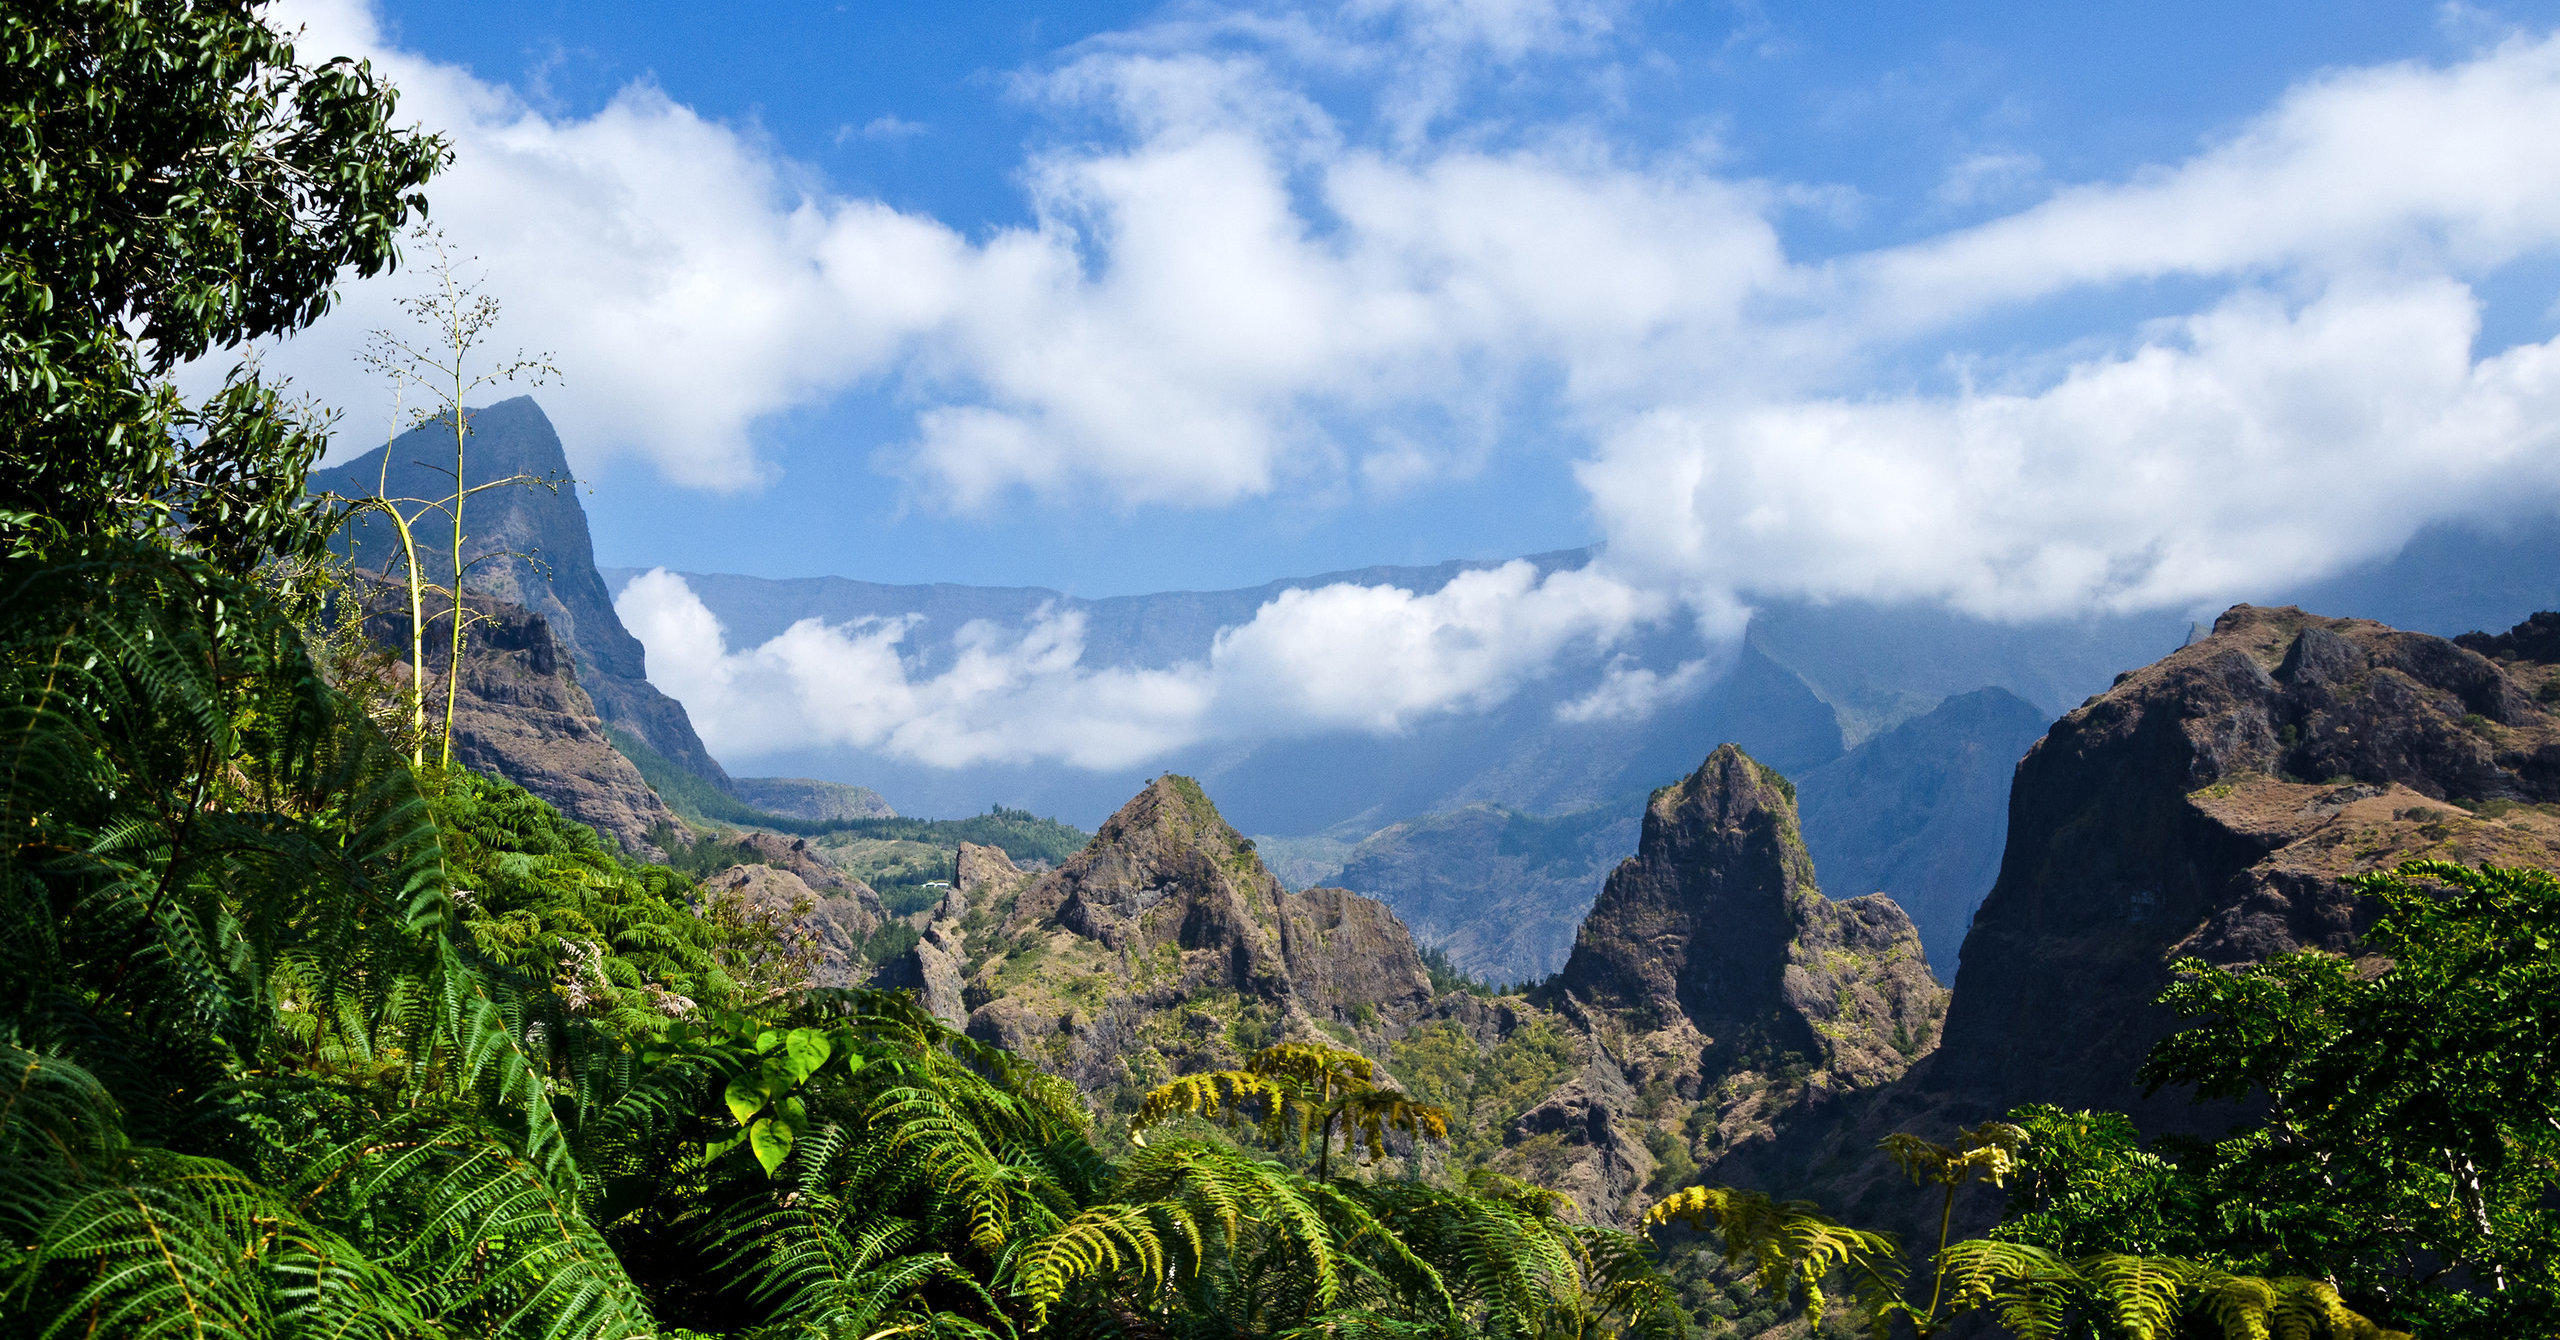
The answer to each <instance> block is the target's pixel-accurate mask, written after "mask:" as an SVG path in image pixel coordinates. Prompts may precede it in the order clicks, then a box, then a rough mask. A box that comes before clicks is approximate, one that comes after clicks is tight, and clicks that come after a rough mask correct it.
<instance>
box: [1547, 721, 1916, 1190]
mask: <svg viewBox="0 0 2560 1340" xmlns="http://www.w3.org/2000/svg"><path fill="white" fill-rule="evenodd" d="M1534 999H1537V1000H1538V1001H1539V1003H1541V1004H1545V1005H1548V1006H1550V1007H1552V1008H1554V1009H1557V1010H1559V1011H1561V1012H1562V1013H1564V1014H1565V1015H1566V1016H1567V1017H1569V1018H1571V1019H1573V1020H1575V1021H1576V1022H1577V1023H1579V1024H1580V1025H1581V1026H1582V1027H1583V1028H1585V1029H1586V1030H1588V1031H1589V1032H1590V1033H1591V1034H1592V1035H1593V1036H1594V1037H1595V1038H1596V1039H1597V1040H1598V1042H1599V1043H1600V1045H1601V1046H1602V1047H1603V1048H1604V1049H1605V1050H1606V1052H1607V1053H1608V1055H1609V1058H1610V1060H1611V1061H1612V1062H1613V1063H1614V1065H1615V1068H1616V1070H1617V1072H1618V1076H1619V1079H1620V1082H1619V1083H1617V1084H1615V1085H1611V1084H1606V1083H1602V1082H1598V1078H1599V1076H1598V1073H1597V1072H1595V1071H1592V1070H1586V1072H1585V1074H1584V1075H1583V1076H1582V1077H1580V1078H1579V1079H1577V1080H1576V1081H1575V1082H1574V1083H1573V1084H1572V1085H1569V1086H1568V1087H1567V1089H1566V1090H1564V1091H1562V1092H1560V1093H1558V1094H1557V1095H1556V1096H1555V1097H1554V1098H1552V1099H1550V1100H1549V1101H1548V1102H1547V1103H1545V1104H1542V1105H1541V1106H1540V1107H1539V1108H1538V1109H1536V1110H1535V1111H1533V1112H1532V1113H1531V1114H1530V1115H1529V1116H1524V1117H1523V1118H1522V1121H1523V1122H1531V1121H1532V1120H1533V1118H1534V1119H1535V1120H1537V1121H1539V1122H1543V1123H1544V1124H1545V1125H1547V1126H1552V1127H1554V1128H1555V1129H1558V1130H1561V1131H1565V1132H1567V1140H1568V1142H1569V1143H1573V1144H1576V1145H1578V1146H1579V1147H1580V1148H1581V1149H1582V1150H1583V1151H1584V1153H1583V1155H1582V1156H1581V1157H1579V1158H1577V1160H1576V1163H1575V1165H1574V1175H1575V1176H1576V1177H1577V1178H1579V1179H1580V1180H1581V1181H1582V1182H1586V1183H1588V1184H1590V1187H1591V1188H1592V1190H1593V1191H1595V1192H1597V1193H1598V1194H1597V1195H1596V1196H1595V1197H1594V1200H1593V1202H1592V1203H1587V1204H1586V1209H1587V1210H1588V1211H1589V1212H1592V1213H1595V1214H1597V1215H1599V1216H1600V1217H1602V1218H1604V1219H1616V1218H1618V1217H1620V1216H1622V1215H1626V1214H1631V1213H1633V1212H1634V1211H1635V1210H1636V1209H1638V1208H1640V1205H1635V1204H1630V1203H1629V1197H1631V1196H1633V1195H1634V1194H1635V1193H1636V1192H1638V1191H1640V1190H1642V1189H1644V1183H1645V1180H1646V1178H1647V1177H1648V1176H1649V1175H1650V1174H1651V1173H1652V1171H1653V1165H1654V1162H1655V1157H1639V1155H1644V1154H1646V1153H1647V1151H1648V1150H1653V1149H1658V1150H1659V1151H1660V1154H1659V1155H1658V1157H1665V1158H1668V1159H1670V1160H1671V1161H1673V1162H1676V1163H1680V1164H1688V1163H1690V1162H1691V1161H1693V1160H1698V1159H1711V1158H1715V1157H1718V1156H1721V1155H1724V1154H1727V1153H1729V1152H1730V1151H1732V1150H1735V1149H1738V1148H1743V1147H1746V1146H1751V1145H1756V1144H1761V1143H1765V1142H1767V1141H1768V1140H1769V1139H1771V1138H1772V1137H1773V1136H1774V1135H1775V1134H1776V1132H1777V1131H1778V1129H1779V1128H1780V1127H1781V1126H1783V1125H1785V1124H1787V1123H1789V1122H1792V1121H1796V1120H1800V1119H1802V1118H1803V1117H1804V1115H1805V1114H1807V1113H1809V1112H1813V1111H1818V1110H1823V1109H1826V1108H1828V1107H1829V1106H1832V1105H1834V1104H1836V1103H1837V1102H1838V1101H1840V1100H1841V1099H1842V1098H1843V1097H1844V1096H1845V1095H1848V1094H1852V1093H1855V1092H1858V1091H1860V1090H1864V1089H1871V1088H1874V1087H1875V1086H1877V1085H1880V1084H1884V1083H1886V1082H1888V1081H1890V1080H1893V1079H1895V1078H1896V1077H1898V1076H1900V1075H1901V1074H1902V1072H1903V1071H1904V1070H1905V1069H1907V1068H1908V1067H1909V1065H1910V1064H1911V1061H1912V1059H1913V1058H1915V1057H1917V1056H1919V1055H1921V1054H1923V1053H1924V1052H1925V1051H1926V1050H1927V1049H1928V1048H1929V1047H1930V1046H1931V1045H1932V1044H1933V1043H1934V1041H1935V1040H1936V1037H1937V1033H1938V1030H1939V1028H1940V1026H1941V1021H1942V1020H1943V1018H1944V1016H1945V1012H1946V1007H1947V993H1946V990H1945V988H1943V987H1941V986H1939V985H1938V983H1937V981H1936V980H1935V979H1934V978H1932V977H1931V976H1930V974H1929V971H1928V964H1927V961H1926V959H1925V957H1924V956H1923V955H1922V953H1921V951H1920V942H1919V935H1918V932H1917V931H1915V930H1914V929H1913V928H1912V925H1911V921H1910V918H1908V917H1906V916H1904V915H1903V914H1902V910H1901V909H1900V908H1899V907H1897V906H1895V905H1894V903H1893V900H1892V899H1890V898H1888V897H1885V896H1883V895H1881V894H1870V895H1867V896H1866V897H1862V898H1854V899H1850V900H1848V901H1846V902H1834V901H1832V900H1830V899H1828V898H1825V897H1824V896H1823V895H1822V893H1821V891H1820V889H1819V888H1817V887H1816V886H1815V883H1814V871H1813V861H1812V858H1811V857H1810V856H1808V855H1807V854H1806V851H1805V847H1804V840H1803V837H1802V835H1801V834H1800V832H1799V831H1798V828H1797V822H1796V811H1795V792H1794V788H1793V787H1792V786H1791V785H1789V783H1788V782H1787V780H1786V779H1785V778H1783V777H1781V776H1779V775H1778V774H1777V773H1776V772H1774V771H1772V770H1770V769H1769V768H1766V767H1764V766H1762V765H1760V764H1759V763H1756V762H1754V761H1753V760H1752V759H1751V757H1750V756H1749V755H1747V754H1745V753H1743V752H1742V750H1740V749H1738V748H1736V747H1735V746H1733V745H1729V744H1728V745H1723V746H1721V747H1719V748H1718V749H1717V750H1716V751H1715V752H1714V753H1713V754H1710V755H1709V756H1708V757H1707V760H1706V762H1705V763H1704V764H1702V765H1700V766H1699V768H1698V770H1697V771H1696V772H1694V773H1692V774H1690V775H1689V776H1688V777H1686V778H1684V779H1682V780H1681V781H1680V782H1678V783H1675V784H1674V785H1671V786H1668V787H1665V788H1663V789H1662V790H1660V791H1658V792H1656V793H1655V794H1654V796H1653V799H1652V801H1651V803H1650V804H1648V805H1647V807H1646V809H1645V818H1644V833H1643V836H1642V838H1641V839H1640V841H1639V843H1638V845H1637V849H1636V854H1635V855H1634V856H1633V857H1630V858H1629V859H1627V860H1626V861H1625V862H1623V863H1621V864H1620V865H1619V867H1618V868H1617V870H1616V871H1615V872H1614V873H1612V874H1611V875H1610V876H1609V881H1608V883H1607V884H1606V885H1605V886H1603V888H1602V889H1601V892H1600V897H1599V900H1598V901H1597V902H1596V903H1594V904H1593V906H1592V909H1591V915H1590V916H1589V917H1588V918H1586V919H1585V920H1584V922H1583V925H1582V930H1581V932H1580V934H1579V935H1578V936H1577V937H1576V939H1575V942H1574V950H1573V956H1572V957H1571V958H1570V959H1568V960H1567V961H1566V963H1565V967H1564V971H1563V972H1561V973H1559V974H1558V975H1557V976H1556V978H1555V979H1554V980H1553V981H1551V982H1550V983H1549V984H1548V985H1547V986H1546V987H1545V988H1543V989H1542V991H1541V992H1540V993H1539V994H1538V995H1537V996H1536V997H1534ZM1541 1114H1544V1115H1543V1116H1542V1115H1541ZM1568 1118H1569V1119H1568ZM1524 1129H1526V1128H1525V1127H1524ZM1575 1132H1589V1133H1590V1134H1587V1135H1577V1134H1574V1133H1575ZM1675 1151H1676V1152H1675ZM1656 1189H1667V1188H1656Z"/></svg>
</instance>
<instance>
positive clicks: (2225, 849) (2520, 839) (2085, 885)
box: [1708, 605, 2560, 1227]
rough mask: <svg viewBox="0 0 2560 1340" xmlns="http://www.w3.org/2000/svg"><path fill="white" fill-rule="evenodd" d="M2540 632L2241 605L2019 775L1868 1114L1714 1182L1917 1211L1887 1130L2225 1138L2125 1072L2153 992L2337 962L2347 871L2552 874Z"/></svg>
mask: <svg viewBox="0 0 2560 1340" xmlns="http://www.w3.org/2000/svg"><path fill="white" fill-rule="evenodd" d="M2530 641H2531V639H2527V638H2520V639H2517V640H2516V641H2515V642H2513V643H2509V644H2507V648H2508V649H2509V653H2510V655H2511V656H2513V657H2514V658H2513V659H2498V658H2493V657H2486V656H2482V655H2480V654H2478V653H2477V652H2475V651H2471V650H2467V649H2465V648H2463V647H2460V646H2456V645H2455V644H2453V643H2451V642H2448V641H2446V640H2444V639H2442V638H2438V637H2433V636H2429V635H2426V634H2420V633H2409V632H2402V631H2399V630H2396V629H2392V628H2389V627H2387V626H2385V625H2382V624H2378V623H2373V622H2370V621H2365V620H2350V619H2327V618H2321V617H2319V616H2316V615H2309V614H2305V613H2303V612H2302V611H2301V610H2299V609H2294V608H2289V607H2288V608H2281V609H2264V608H2257V607H2252V606H2247V605H2242V606H2237V607H2235V608H2233V609H2232V610H2231V611H2229V612H2228V613H2226V614H2224V615H2223V616H2222V617H2221V618H2220V619H2219V620H2217V621H2216V623H2215V625H2214V631H2213V634H2212V636H2210V637H2209V638H2206V639H2204V640H2202V641H2200V642H2198V643H2196V644H2195V645H2193V646H2189V647H2186V648H2184V649H2182V650H2180V651H2177V652H2175V653H2173V654H2171V655H2170V656H2168V657H2166V658H2164V659H2162V660H2161V661H2159V662H2157V663H2155V664H2153V665H2150V666H2147V667H2144V668H2143V669H2141V670H2138V671H2135V672H2134V673H2132V674H2129V675H2127V676H2126V677H2125V678H2124V680H2123V681H2122V682H2121V683H2119V684H2118V685H2116V686H2115V687H2114V688H2112V689H2110V690H2109V691H2108V692H2106V693H2104V694H2102V695H2100V696H2098V697H2096V698H2093V699H2092V700H2090V701H2089V702H2088V703H2087V704H2086V705H2084V706H2082V707H2081V708H2079V709H2078V710H2076V711H2073V712H2071V713H2070V714H2068V715H2067V716H2065V717H2063V719H2062V720H2060V721H2058V722H2056V723H2054V725H2053V727H2052V728H2051V730H2050V731H2049V732H2048V733H2047V734H2046V735H2045V737H2044V739H2043V740H2041V741H2039V742H2038V743H2037V744H2036V746H2035V747H2034V748H2033V749H2032V750H2030V751H2029V752H2028V754H2027V756H2026V757H2025V759H2023V760H2022V761H2021V762H2020V763H2019V764H2018V768H2017V773H2016V780H2015V783H2014V785H2013V787H2012V790H2011V793H2010V808H2009V834H2008V843H2007V847H2006V850H2005V852H2004V854H2003V856H2002V860H2001V865H2000V875H1999V879H1998V881H1997V882H1996V883H1995V884H1994V885H1993V887H1992V890H1991V893H1990V896H1989V897H1988V898H1986V899H1985V900H1984V902H1983V904H1982V906H1981V908H1980V910H1979V911H1978V912H1977V913H1976V914H1975V917H1974V925H1973V930H1972V933H1971V934H1970V935H1969V936H1967V938H1966V941H1965V946H1964V960H1963V965H1962V967H1961V969H1960V970H1959V971H1958V974H1957V977H1956V991H1955V1002H1954V1006H1953V1009H1952V1010H1951V1011H1950V1013H1949V1014H1948V1017H1947V1024H1946V1032H1945V1039H1944V1042H1943V1044H1942V1045H1941V1047H1940V1048H1939V1050H1938V1051H1937V1053H1936V1054H1935V1055H1933V1056H1931V1057H1930V1058H1928V1059H1927V1060H1926V1061H1924V1062H1923V1063H1922V1064H1920V1065H1919V1066H1917V1067H1915V1068H1914V1069H1913V1071H1912V1073H1911V1075H1910V1076H1909V1077H1908V1078H1907V1079H1906V1080H1904V1081H1903V1082H1902V1083H1899V1084H1897V1085H1894V1086H1893V1087H1892V1088H1890V1089H1888V1090H1886V1091H1884V1092H1882V1093H1880V1094H1878V1095H1876V1096H1875V1098H1874V1099H1873V1101H1872V1102H1871V1103H1868V1104H1865V1105H1863V1106H1862V1107H1861V1109H1860V1110H1858V1111H1855V1112H1852V1113H1849V1114H1846V1115H1845V1116H1844V1117H1843V1118H1842V1119H1840V1120H1837V1121H1835V1122H1831V1123H1828V1124H1826V1123H1809V1124H1807V1125H1805V1126H1803V1127H1800V1128H1799V1129H1798V1131H1797V1132H1796V1133H1795V1134H1794V1135H1792V1136H1790V1137H1789V1138H1788V1139H1786V1140H1784V1141H1781V1142H1779V1143H1778V1144H1777V1145H1775V1146H1771V1147H1767V1148H1763V1149H1760V1150H1756V1151H1751V1152H1749V1153H1747V1154H1738V1155H1736V1156H1734V1157H1732V1158H1730V1159H1728V1160H1727V1161H1726V1162H1725V1163H1724V1164H1722V1165H1721V1166H1717V1167H1714V1168H1711V1169H1709V1173H1708V1175H1709V1176H1710V1178H1711V1179H1712V1180H1716V1181H1720V1182H1728V1183H1733V1184H1737V1185H1753V1186H1761V1187H1766V1188H1769V1189H1771V1190H1776V1191H1782V1192H1785V1193H1788V1194H1811V1195H1815V1196H1817V1197H1818V1198H1820V1199H1822V1200H1823V1201H1824V1202H1825V1203H1826V1204H1827V1205H1832V1206H1837V1207H1841V1208H1843V1209H1844V1210H1846V1211H1848V1212H1849V1213H1850V1214H1851V1216H1852V1217H1853V1218H1856V1217H1860V1216H1867V1217H1868V1218H1866V1219H1862V1220H1861V1221H1862V1222H1866V1221H1870V1220H1871V1219H1872V1217H1873V1216H1875V1215H1890V1214H1893V1213H1898V1212H1899V1211H1898V1210H1896V1209H1895V1207H1898V1206H1908V1205H1909V1204H1910V1198H1909V1197H1908V1196H1907V1195H1906V1194H1903V1188H1902V1186H1901V1179H1900V1177H1899V1175H1898V1174H1896V1173H1895V1172H1894V1171H1893V1170H1892V1169H1891V1168H1890V1167H1889V1166H1886V1165H1884V1164H1883V1163H1882V1162H1881V1161H1880V1160H1879V1159H1878V1158H1876V1157H1875V1156H1874V1154H1873V1149H1874V1144H1875V1141H1876V1140H1877V1139H1878V1138H1880V1137H1881V1136H1882V1135H1884V1134H1886V1133H1887V1132H1890V1131H1893V1130H1911V1131H1915V1132H1918V1133H1921V1134H1924V1135H1929V1136H1931V1137H1932V1138H1940V1137H1943V1136H1944V1135H1945V1134H1946V1133H1948V1132H1949V1131H1952V1130H1953V1129H1954V1128H1955V1127H1957V1126H1959V1125H1964V1124H1970V1123H1973V1122H1977V1121H1981V1120H1984V1119H1986V1118H1989V1117H1993V1116H1996V1115H1998V1114H1999V1113H2001V1112H2004V1111H2006V1110H2007V1109H2009V1108H2010V1107H2012V1106H2015V1105H2016V1104H2019V1103H2024V1102H2048V1103H2055V1104H2059V1105H2061V1106H2063V1107H2068V1108H2079V1107H2095V1108H2108V1109H2115V1110H2120V1111H2126V1112H2130V1113H2132V1114H2134V1116H2135V1117H2136V1119H2137V1120H2138V1121H2139V1122H2141V1123H2142V1125H2143V1127H2144V1128H2145V1129H2146V1130H2148V1131H2152V1132H2155V1133H2156V1132H2183V1133H2192V1134H2220V1133H2221V1131H2222V1130H2223V1128H2224V1127H2225V1126H2226V1125H2227V1124H2228V1123H2229V1120H2230V1117H2231V1111H2230V1109H2229V1108H2227V1107H2221V1106H2203V1107H2199V1106H2196V1105H2193V1104H2191V1103H2190V1102H2189V1100H2188V1095H2186V1094H2183V1093H2179V1092H2174V1091H2173V1092H2165V1093H2162V1094H2159V1095H2157V1096H2155V1097H2149V1098H2146V1097H2144V1096H2143V1094H2142V1092H2141V1089H2140V1086H2139V1085H2138V1084H2137V1083H2136V1081H2135V1078H2134V1076H2135V1071H2136V1068H2137V1067H2138V1066H2139V1064H2140V1062H2141V1060H2142V1057H2143V1056H2144V1054H2145V1053H2146V1052H2147V1051H2148V1050H2149V1048H2150V1046H2151V1045H2152V1043H2153V1042H2155V1041H2156V1040H2158V1039H2159V1038H2161V1037H2162V1036H2165V1035H2166V1034H2167V1033H2168V1032H2170V1031H2172V1030H2173V1029H2174V1028H2175V1027H2176V1026H2177V1024H2178V1022H2179V1021H2178V1020H2176V1019H2175V1018H2173V1017H2171V1016H2170V1015H2168V1014H2167V1012H2166V1011H2164V1010H2162V1009H2160V1008H2159V1007H2157V1006H2154V1005H2153V1004H2152V1003H2151V1002H2152V1000H2153V999H2154V998H2155V997H2156V996H2157V995H2158V993H2159V992H2160V990H2161V989H2162V988H2163V987H2164V986H2165V985H2166V984H2167V983H2168V981H2169V969H2168V965H2169V963H2170V962H2171V961H2172V960H2173V959H2175V958H2177V957H2179V956H2182V955H2195V956H2197V957H2200V958H2203V959H2204V960H2206V961H2207V962H2210V963H2217V964H2235V963H2243V962H2253V961H2257V960H2260V959H2264V958H2266V957H2268V956H2270V955H2274V954H2278V953H2283V952H2285V951H2287V950H2291V949H2295V948H2301V947H2312V948H2320V949H2327V950H2332V951H2347V950H2351V949H2352V948H2353V946H2354V943H2355V934H2356V932H2357V930H2358V929H2359V928H2360V926H2361V925H2362V924H2363V917H2364V916H2365V915H2366V910H2365V909H2364V908H2363V907H2361V906H2360V905H2359V900H2358V899H2356V897H2355V896H2354V895H2353V894H2351V893H2350V892H2349V891H2348V890H2347V888H2346V886H2345V884H2344V881H2345V879H2346V878H2347V877H2348V876H2350V875H2353V874H2356V873H2359V872H2362V871H2369V870H2374V869H2379V868H2383V867H2387V866H2391V865H2395V864H2398V863H2399V862H2401V861H2404V860H2410V859H2415V858H2419V857H2438V858H2450V859H2454V860H2461V861H2492V862H2496V863H2499V864H2508V865H2534V866H2544V867H2550V866H2554V865H2560V817H2554V813H2553V812H2552V811H2551V810H2550V809H2548V808H2545V807H2547V806H2549V805H2550V804H2551V803H2552V802H2555V801H2560V721H2556V720H2554V718H2553V716H2552V715H2551V704H2552V703H2554V702H2555V701H2560V666H2555V665H2552V664H2548V663H2544V662H2541V661H2537V660H2535V659H2532V656H2533V655H2535V654H2540V649H2538V648H2535V649H2527V648H2525V647H2524V646H2523V644H2525V643H2527V642H2530ZM2484 644H2485V645H2489V646H2491V648H2492V649H2493V650H2498V649H2500V647H2499V644H2497V643H2495V642H2493V641H2487V640H2484ZM2550 650H2560V648H2555V649H2550ZM1976 1208H1977V1210H1978V1211H1979V1212H1981V1213H1989V1212H1990V1210H1991V1209H1992V1208H1993V1207H1992V1206H1990V1205H1989V1204H1988V1203H1987V1202H1986V1203H1984V1204H1981V1205H1979V1206H1977V1207H1976ZM1878 1226H1880V1227H1909V1226H1911V1225H1897V1224H1895V1223H1893V1222H1891V1221H1890V1220H1889V1219H1888V1220H1885V1221H1883V1222H1880V1223H1878Z"/></svg>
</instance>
